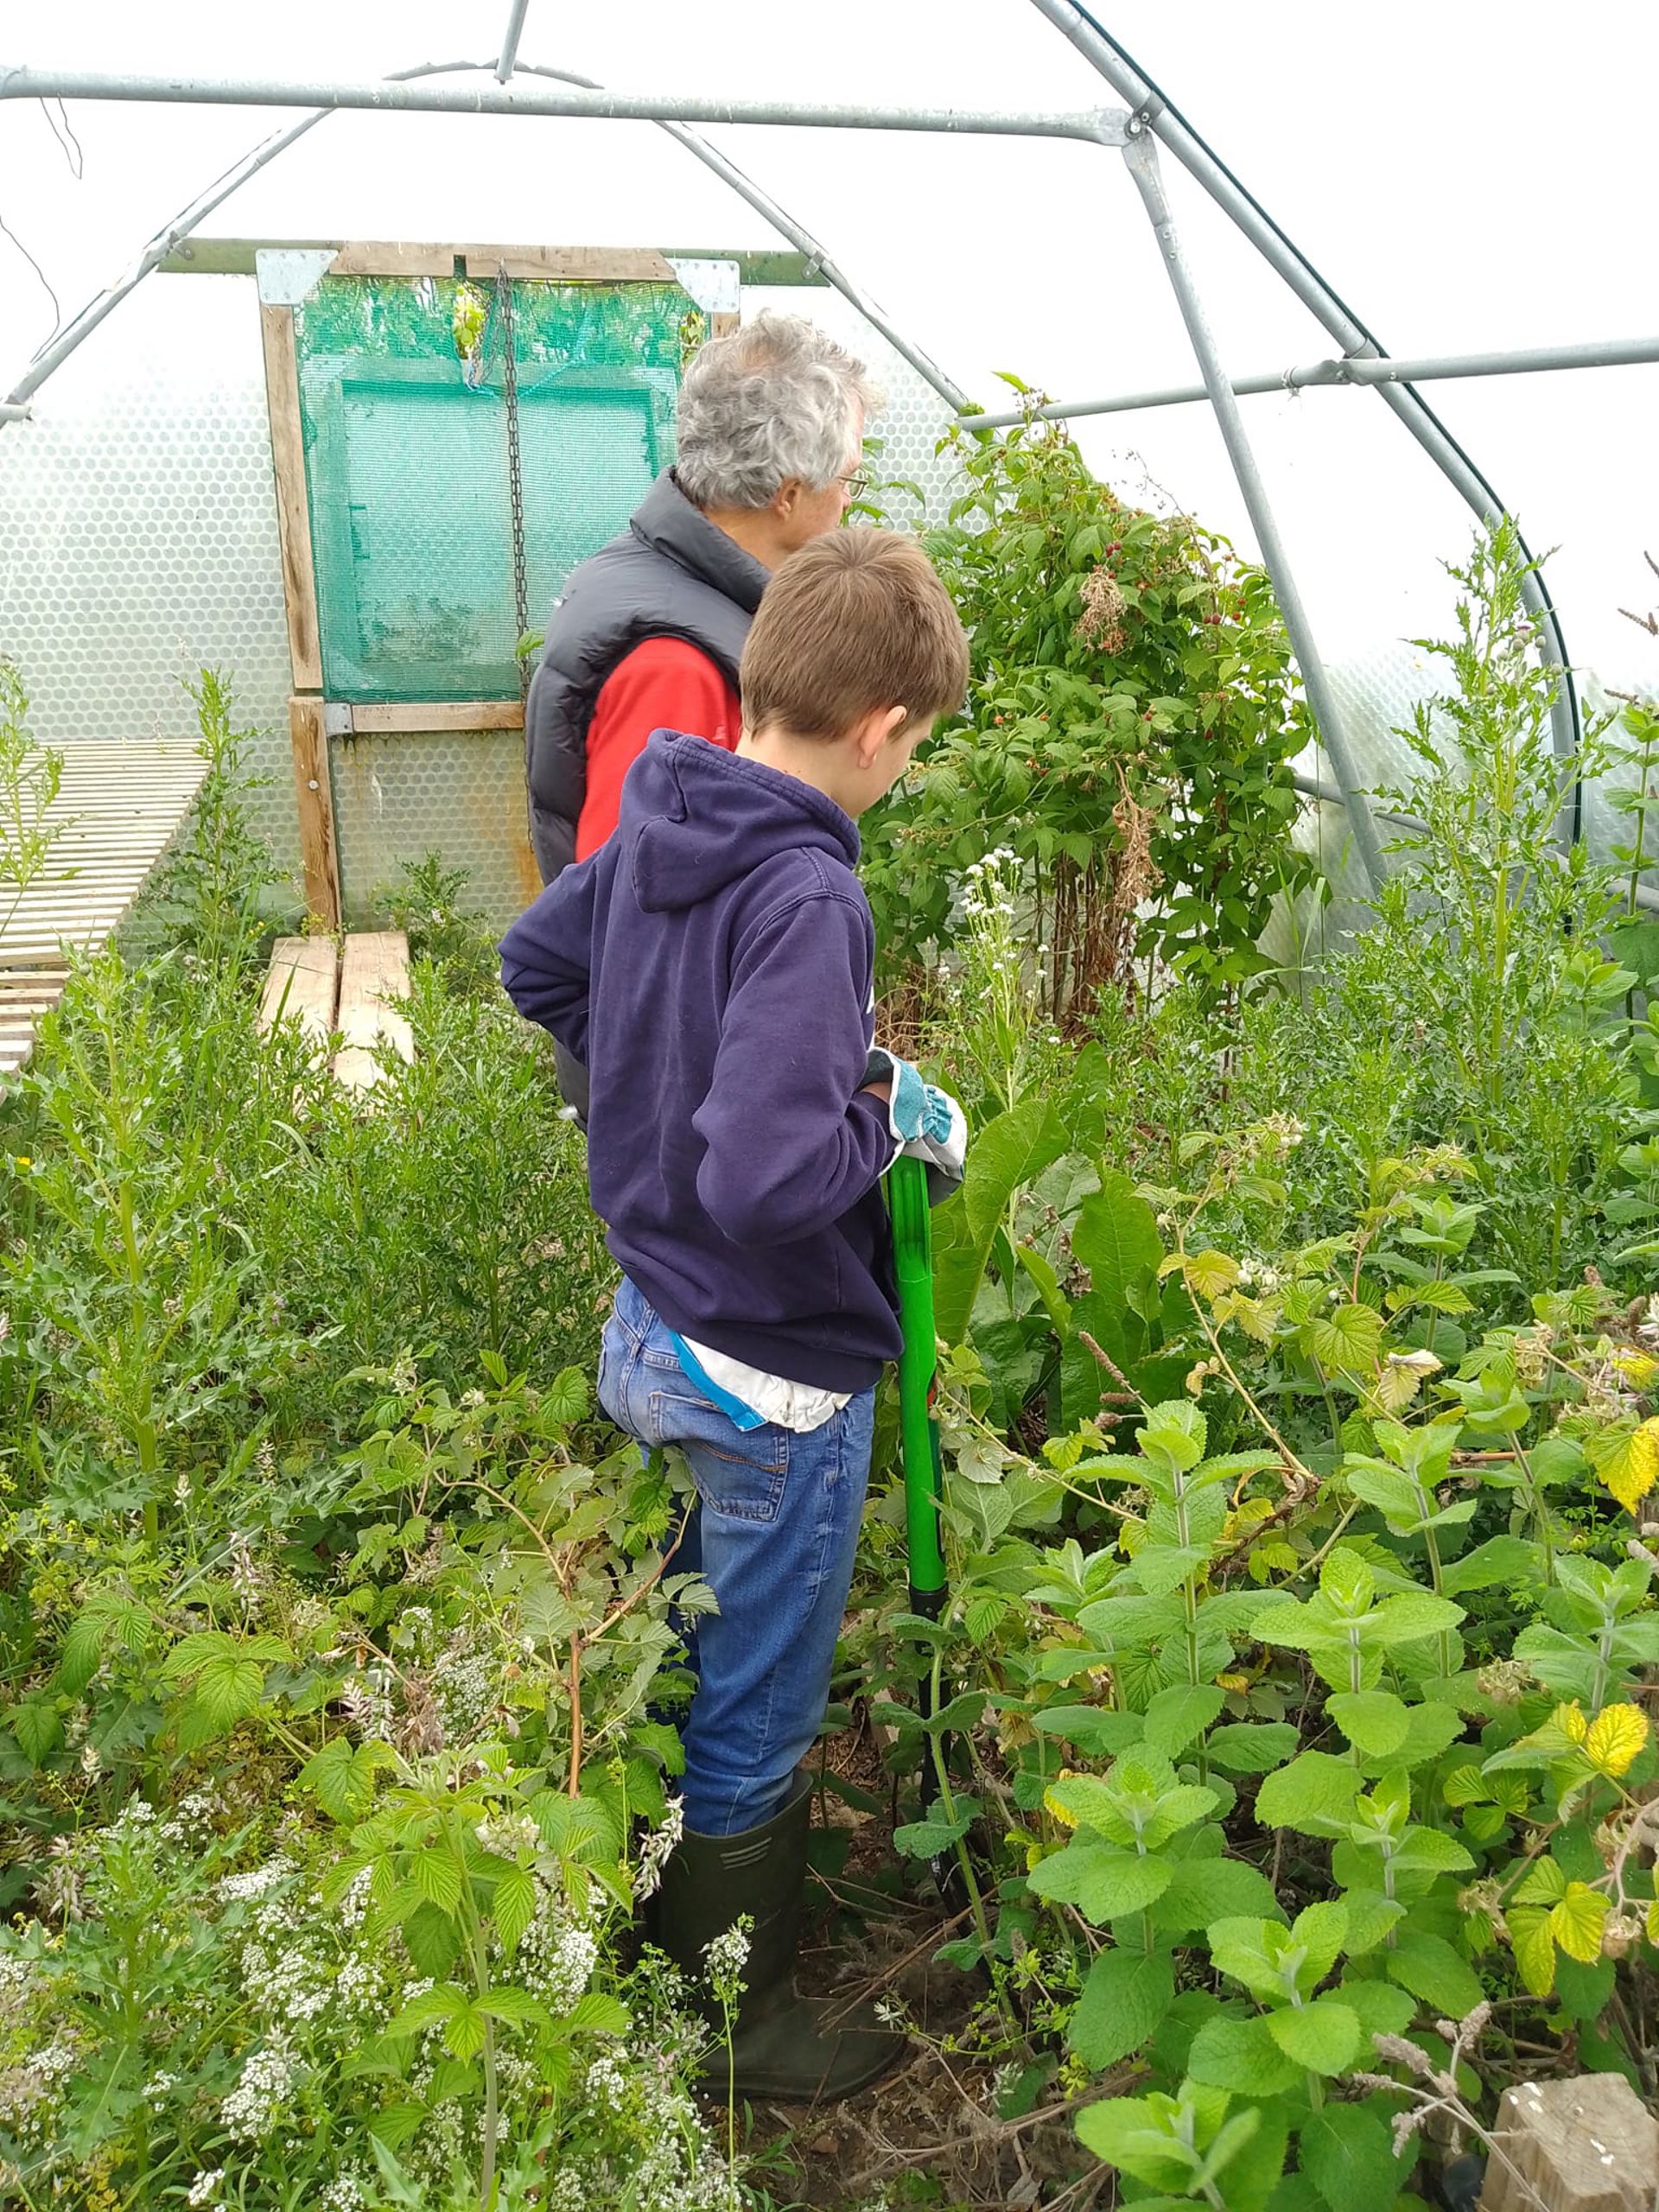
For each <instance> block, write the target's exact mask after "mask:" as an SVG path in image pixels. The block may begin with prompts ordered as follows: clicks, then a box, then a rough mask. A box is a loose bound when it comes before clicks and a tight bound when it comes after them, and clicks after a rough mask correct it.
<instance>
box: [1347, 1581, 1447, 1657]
mask: <svg viewBox="0 0 1659 2212" xmlns="http://www.w3.org/2000/svg"><path fill="white" fill-rule="evenodd" d="M1462 1618H1463V1607H1462V1606H1461V1605H1453V1604H1452V1601H1451V1599H1449V1598H1437V1597H1435V1596H1434V1595H1433V1592H1431V1591H1427V1590H1413V1591H1410V1592H1402V1594H1401V1595H1400V1596H1399V1597H1397V1598H1385V1599H1383V1602H1382V1604H1381V1605H1379V1606H1378V1607H1377V1608H1376V1611H1375V1612H1374V1613H1373V1614H1372V1615H1371V1617H1370V1619H1369V1620H1368V1621H1367V1622H1366V1624H1365V1628H1364V1635H1365V1638H1366V1641H1367V1642H1368V1643H1382V1644H1391V1643H1416V1642H1417V1641H1418V1640H1419V1639H1420V1638H1421V1637H1427V1636H1443V1635H1444V1634H1445V1633H1446V1630H1448V1629H1453V1628H1455V1627H1456V1626H1457V1624H1458V1623H1459V1621H1460V1620H1461V1619H1462Z"/></svg>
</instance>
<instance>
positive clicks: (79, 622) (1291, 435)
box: [0, 277, 1626, 957]
mask: <svg viewBox="0 0 1659 2212" xmlns="http://www.w3.org/2000/svg"><path fill="white" fill-rule="evenodd" d="M888 304H889V305H892V304H893V302H889V303H888ZM897 307H898V310H899V315H900V318H901V320H902V312H903V302H902V301H900V302H897ZM761 308H780V309H784V310H786V311H791V312H797V313H801V314H804V315H808V316H810V317H811V318H812V319H813V320H815V321H817V322H819V323H820V324H821V325H822V326H823V327H824V328H826V329H827V330H829V331H830V332H831V333H832V334H834V335H836V337H838V338H840V339H841V340H842V341H843V342H844V343H846V344H848V345H849V346H852V347H853V348H854V350H855V351H856V352H857V353H859V354H860V355H861V358H862V359H865V360H866V361H867V362H868V364H869V365H870V367H871V369H872V370H873V372H874V374H875V375H876V377H877V378H878V379H879V380H880V382H881V383H882V384H883V385H885V386H886V388H887V394H888V401H889V404H888V406H887V410H885V412H884V413H883V414H882V415H881V416H880V417H879V418H878V419H877V421H876V422H875V423H874V425H873V429H874V435H876V436H878V437H879V438H880V439H881V441H882V445H883V450H882V452H881V454H880V459H879V461H878V463H877V466H876V474H878V475H879V476H885V477H895V476H902V477H908V478H911V479H912V480H915V481H916V482H918V484H919V485H920V486H922V487H923V489H924V491H925V494H926V497H927V503H928V508H929V511H930V512H931V513H932V514H935V515H937V514H939V513H942V512H943V510H944V505H945V504H946V503H947V502H948V499H949V497H950V464H949V461H948V459H945V460H941V459H940V458H938V457H937V456H936V455H935V453H934V450H933V449H934V446H935V444H936V442H937V441H938V436H939V435H940V433H941V431H942V429H944V425H945V423H946V422H947V421H948V419H949V410H948V409H947V408H946V406H945V404H944V402H943V401H942V400H941V399H940V398H939V397H938V395H937V394H936V393H935V392H933V391H931V389H930V388H929V387H928V386H927V385H925V383H924V382H923V381H922V379H921V378H919V377H918V376H917V375H916V373H915V372H914V371H912V369H911V368H910V367H909V366H908V365H906V364H905V363H904V362H903V361H902V360H901V359H899V357H898V356H897V355H895V354H894V353H893V351H892V349H891V348H890V347H889V346H887V344H886V342H885V341H884V340H882V339H881V338H880V335H879V334H877V333H876V332H875V331H874V330H873V329H872V328H870V327H869V326H868V325H867V324H866V323H865V322H864V321H863V319H862V317H861V316H860V315H857V314H855V311H854V310H853V309H851V308H849V307H848V306H847V304H846V302H844V301H842V299H841V298H840V296H839V295H838V294H836V293H834V292H830V291H826V290H823V289H802V290H799V291H789V292H784V291H779V290H776V289H771V288H762V289H750V290H748V291H747V292H746V294H745V296H744V313H745V315H746V316H753V315H755V314H756V313H758V312H759V311H760V309H761ZM942 365H943V366H944V367H945V368H946V369H949V368H950V366H951V364H950V362H949V361H948V360H946V361H945V362H944V363H943V364H942ZM1353 400H1354V396H1353V395H1343V394H1322V393H1319V392H1308V393H1305V394H1303V395H1302V396H1301V397H1300V398H1297V399H1286V400H1284V401H1280V400H1277V399H1262V400H1256V401H1254V402H1252V403H1251V404H1250V410H1249V417H1248V420H1249V430H1250V435H1251V437H1252V441H1253V442H1254V443H1255V448H1256V451H1257V454H1258V457H1259V459H1260V461H1261V464H1262V472H1263V474H1264V477H1265V479H1266V480H1267V483H1268V489H1269V492H1270V493H1271V496H1272V497H1273V499H1274V507H1275V511H1276V512H1277V514H1278V517H1279V520H1280V524H1281V530H1282V531H1283V532H1284V535H1285V537H1286V541H1287V546H1288V549H1289V551H1290V554H1291V557H1292V559H1293V561H1294V563H1295V565H1296V571H1297V575H1298V578H1299V581H1300V583H1301V587H1302V590H1303V594H1304V597H1305V598H1306V601H1307V603H1308V607H1309V612H1310V615H1311V618H1312V620H1313V626H1314V632H1315V634H1316V636H1317V637H1318V638H1319V641H1320V644H1321V646H1322V648H1323V650H1324V652H1325V658H1326V661H1327V664H1328V666H1329V668H1330V671H1331V675H1332V683H1333V684H1334V686H1335V689H1336V691H1337V696H1338V702H1339V703H1340V705H1341V706H1342V708H1343V709H1344V713H1345V716H1346V720H1347V725H1348V732H1349V737H1350V741H1351V744H1352V745H1353V747H1354V749H1355V751H1356V753H1357V757H1358V760H1359V762H1360V766H1361V772H1362V775H1363V778H1364V779H1365V781H1366V782H1367V783H1368V784H1382V783H1388V782H1390V781H1393V780H1395V779H1397V778H1398V777H1399V776H1400V774H1401V773H1402V771H1403V770H1404V768H1405V766H1406V760H1405V755H1404V752H1403V748H1402V747H1401V746H1400V744H1399V741H1398V740H1397V739H1395V738H1393V737H1392V736H1391V735H1390V734H1389V733H1390V732H1391V731H1393V730H1394V729H1395V728H1397V727H1398V726H1399V725H1400V724H1401V723H1402V722H1404V721H1407V720H1408V719H1409V715H1410V712H1411V708H1412V705H1413V703H1414V701H1415V700H1416V699H1417V698H1419V697H1421V696H1424V693H1425V691H1426V690H1427V688H1428V686H1429V683H1430V681H1431V672H1430V670H1429V668H1428V666H1427V664H1426V662H1425V659H1424V657H1423V656H1422V655H1421V653H1420V652H1418V651H1417V649H1416V648H1415V647H1414V646H1412V645H1410V644H1408V643H1407V642H1404V641H1405V640H1407V639H1410V638H1412V637H1414V636H1416V637H1421V636H1433V635H1445V634H1446V630H1447V627H1448V626H1449V622H1450V617H1451V612H1452V593H1451V589H1450V587H1449V586H1448V585H1447V583H1446V579H1445V577H1444V576H1443V575H1441V574H1440V569H1439V566H1438V563H1439V562H1440V560H1441V559H1443V558H1445V557H1446V556H1453V557H1456V556H1460V555H1461V554H1462V552H1463V551H1464V550H1465V549H1466V547H1467V544H1468V542H1469V534H1470V531H1471V526H1472V523H1471V517H1470V515H1469V513H1468V511H1467V510H1466V509H1465V507H1464V506H1463V505H1462V503H1461V501H1459V499H1457V498H1456V496H1455V495H1454V494H1453V493H1451V492H1450V490H1449V489H1448V488H1447V487H1446V486H1445V485H1444V483H1443V481H1442V480H1440V478H1439V476H1438V475H1437V474H1436V473H1435V472H1434V470H1433V468H1432V467H1430V466H1429V464H1428V463H1427V461H1425V460H1423V458H1422V457H1421V455H1420V454H1418V453H1417V451H1416V449H1415V448H1414V447H1413V446H1412V445H1411V444H1410V442H1409V441H1408V440H1407V439H1406V438H1405V437H1404V435H1403V434H1402V432H1401V431H1400V430H1399V429H1398V427H1397V425H1395V424H1393V423H1391V422H1389V421H1387V420H1386V419H1384V418H1383V413H1382V410H1380V409H1359V410H1356V408H1355V407H1354V404H1353ZM1178 417H1179V419H1178ZM1078 433H1079V439H1080V442H1081V443H1082V445H1083V448H1084V452H1085V454H1088V456H1089V458H1090V461H1091V462H1092V463H1093V465H1094V466H1095V467H1096V469H1097V470H1099V472H1100V473H1101V474H1103V475H1104V476H1105V477H1106V478H1107V479H1108V480H1109V481H1110V482H1112V483H1113V484H1114V485H1115V486H1116V488H1117V489H1118V490H1120V491H1121V492H1122V493H1123V494H1124V495H1125V496H1126V497H1130V498H1135V497H1142V498H1145V497H1156V496H1158V495H1159V493H1160V488H1161V487H1167V493H1166V496H1167V495H1172V494H1173V496H1176V497H1179V498H1182V499H1185V498H1188V497H1191V498H1192V500H1193V503H1194V504H1195V505H1197V506H1198V510H1199V512H1209V506H1208V504H1207V502H1206V500H1205V499H1204V498H1202V497H1200V496H1199V495H1200V493H1205V492H1207V491H1208V489H1209V488H1210V486H1211V484H1212V483H1213V484H1214V485H1216V486H1217V487H1220V486H1221V482H1222V480H1221V479H1219V478H1217V477H1216V476H1215V475H1214V473H1213V455H1212V454H1208V451H1207V448H1209V446H1210V443H1211V442H1212V441H1213V440H1214V437H1215V432H1214V426H1213V424H1212V423H1209V422H1208V421H1207V419H1206V418H1205V412H1204V410H1201V409H1198V408H1192V409H1185V410H1165V411H1164V413H1163V414H1162V415H1161V416H1158V417H1152V416H1148V417H1147V418H1144V419H1141V420H1137V419H1135V418H1131V417H1122V418H1100V419H1098V420H1096V422H1094V423H1084V424H1079V425H1078ZM1373 440H1375V441H1376V442H1378V444H1379V447H1380V448H1381V449H1383V450H1385V451H1386V454H1387V455H1388V457H1389V467H1390V468H1391V469H1392V470H1393V471H1394V473H1395V481H1396V486H1397V490H1396V497H1395V500H1394V501H1393V502H1392V503H1391V505H1390V507H1389V512H1386V513H1378V512H1376V511H1375V510H1367V511H1363V512H1356V511H1355V510H1354V508H1353V505H1352V502H1351V490H1350V487H1351V483H1352V480H1353V479H1352V475H1351V467H1352V461H1353V456H1354V454H1355V452H1356V450H1357V442H1370V441H1373ZM1147 454H1150V455H1151V457H1152V461H1153V462H1154V464H1155V468H1156V475H1155V478H1152V479H1151V480H1149V477H1150V472H1149V468H1148V463H1147ZM1201 463H1202V464H1203V465H1200V464H1201ZM893 506H894V518H895V520H899V521H908V520H911V519H913V512H911V511H910V503H907V502H906V501H905V500H903V499H895V500H894V502H893ZM1333 549H1336V550H1338V552H1339V554H1340V558H1338V559H1333V558H1332V550H1333ZM1569 613H1570V610H1569ZM533 619H535V620H539V619H540V617H539V612H536V613H534V615H533ZM0 651H3V652H9V653H10V655H11V656H12V657H13V658H15V659H16V661H17V663H18V664H19V666H20V667H21V668H22V671H23V676H24V679H25V682H26V683H27V684H28V687H29V691H30V693H31V696H32V699H33V702H34V703H33V712H32V717H31V721H32V727H33V728H34V730H35V734H36V735H37V736H39V737H41V739H43V740H45V741H48V742H50V741H54V740H55V741H62V740H69V739H73V738H104V739H109V738H122V737H142V736H150V735H154V734H165V735H169V736H175V737H178V736H186V735H188V734H189V733H190V731H191V729H192V728H193V716H192V712H191V709H190V705H189V702H188V700H187V698H186V697H185V695H184V693H183V691H182V690H181V685H180V679H181V677H182V676H184V675H186V674H188V673H189V672H191V671H194V669H195V668H197V667H198V666H200V665H201V664H214V665H217V666H219V667H220V668H221V669H223V670H224V671H226V673H227V674H228V675H229V677H231V679H232V684H233V687H234V692H235V698H236V704H237V709H238V719H239V720H240V721H241V722H242V723H243V724H244V725H245V726H251V727H252V728H254V729H255V730H256V732H257V736H256V738H255V741H254V742H253V744H252V745H251V747H250V748H249V754H248V759H249V765H250V766H251V769H252V770H253V771H254V772H256V773H257V774H260V775H263V776H264V777H267V778H269V779H270V788H268V789H267V790H265V791H261V792H259V793H257V794H256V797H255V802H254V803H255V807H256V811H257V817H258V819H259V823H260V826H261V827H262V829H264V832H265V834H266V835H267V836H269V837H270V840H271V842H272V843H273V845H274V846H275V847H276V849H277V853H278V855H279V857H280V858H281V860H282V861H283V864H284V865H289V866H294V865H296V863H297V856H298V855H297V842H298V841H297V829H296V819H295V810H294V798H293V781H292V768H291V762H290V757H289V741H288V720H287V704H286V702H287V698H288V694H289V688H290V684H289V666H288V652H287V640H286V631H285V627H284V621H283V600H282V584H281V570H280V566H279V559H278V548H277V524H276V512H275V502H274V497H273V493H272V488H271V478H270V435H269V430H268V428H267V423H266V415H265V400H264V375H263V370H262V366H261V358H260V346H259V331H258V316H257V300H256V296H255V291H254V287H253V283H252V281H251V279H248V278H241V277H190V278H188V279H186V278H182V277H162V278H160V279H156V280H154V281H152V282H150V283H147V284H145V285H143V286H141V287H140V289H138V291H137V293H136V294H134V296H132V297H131V298H130V299H129V300H128V301H126V302H124V304H123V305H122V307H121V308H120V309H119V310H118V314H117V315H116V316H115V317H113V318H112V319H111V323H110V324H109V325H108V326H106V328H105V330H104V331H103V332H100V333H99V334H98V336H97V337H96V338H94V340H92V342H91V343H90V344H89V345H88V346H86V347H85V348H83V349H82V351H81V352H80V353H78V354H76V355H75V356H73V358H72V359H71V360H70V361H69V362H68V363H67V365H66V366H65V367H64V368H63V369H61V370H60V372H58V374H57V375H56V376H55V377H54V378H53V379H52V380H51V382H50V383H49V384H48V385H47V386H46V387H45V389H44V390H43V391H42V392H41V394H40V395H39V396H38V397H37V398H36V400H35V420H34V421H33V422H30V423H21V424H13V425H10V426H8V427H6V428H5V429H0ZM1586 688H1587V689H1588V688H1591V687H1588V686H1587V687H1586ZM333 753H334V794H335V805H336V817H337V826H338V834H339V840H340V859H341V873H342V877H343V880H344V886H345V890H346V899H347V904H348V907H349V909H350V911H351V912H352V914H353V918H359V917H361V915H362V914H363V913H364V912H365V911H366V907H367V902H368V901H369V900H370V899H371V898H372V894H373V893H375V892H376V891H377V890H378V889H379V888H380V887H383V886H385V885H387V884H389V883H391V882H393V881H395V880H396V879H397V863H398V861H400V860H416V859H418V858H419V857H420V856H421V855H422V854H423V853H424V852H425V851H426V850H427V849H429V848H435V849H438V850H439V851H441V852H442V854H443V855H444V856H445V858H446V860H447V861H448V862H449V864H451V865H455V866H465V867H466V868H468V870H469V871H470V872H471V876H472V893H471V895H472V899H473V901H474V903H475V904H477V905H479V906H482V907H484V908H486V910H487V911H488V912H489V913H490V914H491V916H492V918H494V919H499V920H502V921H505V919H506V918H509V917H510V916H511V915H512V913H513V912H516V911H517V910H518V907H519V906H520V905H521V904H522V903H523V901H524V899H525V898H526V897H527V896H528V895H529V893H530V892H531V889H533V884H532V883H531V881H530V880H528V879H527V877H526V874H525V872H524V857H523V855H524V842H523V819H524V791H523V769H522V746H521V741H520V739H519V738H518V734H516V733H499V734H491V735H461V736H450V735H419V736H412V737H400V738H389V739H384V740H383V739H375V740H355V741H339V740H336V741H334V747H333ZM1325 772H1327V773H1328V770H1327V771H1325ZM1586 796H1587V804H1586V824H1587V828H1588V831H1589V835H1590V836H1591V839H1592V845H1593V847H1594V849H1596V850H1598V851H1605V850H1606V849H1607V846H1608V844H1609V843H1610V842H1614V841H1616V840H1618V838H1619V837H1620V836H1622V835H1623V834H1624V831H1625V828H1626V825H1625V824H1624V823H1623V822H1622V820H1621V818H1620V817H1618V816H1617V815H1616V814H1614V813H1613V811H1612V810H1611V809H1610V808H1609V807H1608V805H1607V804H1606V801H1605V794H1603V793H1600V792H1597V791H1591V792H1589V793H1588V794H1587V795H1586ZM498 825H499V828H498ZM1300 835H1301V836H1303V838H1304V839H1305V840H1306V842H1308V843H1309V844H1310V846H1311V847H1312V849H1314V850H1316V851H1317V852H1318V853H1319V855H1320V857H1321V859H1322V861H1323V863H1324V865H1325V867H1326V868H1327V869H1329V871H1330V872H1331V873H1332V876H1333V878H1334V880H1336V882H1337V883H1338V887H1339V889H1340V890H1341V891H1343V892H1344V893H1353V892H1355V891H1356V890H1357V887H1358V877H1357V871H1356V869H1355V868H1354V864H1353V861H1352V856H1351V851H1350V846H1351V839H1350V836H1349V833H1348V829H1347V823H1346V820H1345V817H1344V814H1343V812H1342V810H1340V809H1339V808H1332V807H1318V808H1313V809H1310V810H1309V814H1308V817H1307V818H1306V821H1305V823H1304V824H1303V826H1302V829H1301V831H1300ZM1347 911H1349V910H1347V909H1345V908H1344V906H1342V905H1341V904H1338V906H1334V907H1332V909H1331V910H1329V911H1328V912H1326V913H1325V915H1324V917H1323V918H1319V917H1314V918H1312V919H1311V920H1310V921H1309V924H1308V931H1309V945H1310V950H1312V951H1313V953H1314V954H1315V955H1317V950H1318V947H1319V943H1320V942H1321V939H1322V938H1324V939H1328V938H1329V937H1330V935H1331V933H1332V931H1333V930H1334V929H1335V928H1336V927H1338V925H1340V923H1341V921H1342V920H1343V918H1344V915H1345V912H1347ZM1290 944H1291V936H1290V932H1289V931H1287V930H1286V931H1275V934H1274V941H1273V946H1272V949H1273V950H1274V952H1275V953H1276V954H1277V955H1278V956H1279V957H1286V956H1287V952H1288V951H1289V949H1290Z"/></svg>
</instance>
